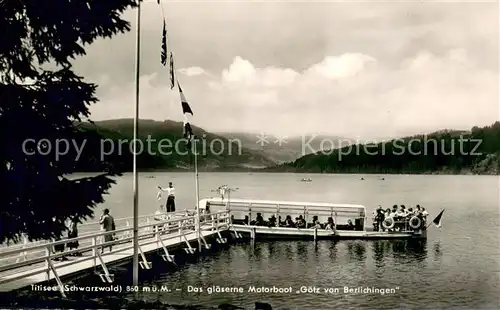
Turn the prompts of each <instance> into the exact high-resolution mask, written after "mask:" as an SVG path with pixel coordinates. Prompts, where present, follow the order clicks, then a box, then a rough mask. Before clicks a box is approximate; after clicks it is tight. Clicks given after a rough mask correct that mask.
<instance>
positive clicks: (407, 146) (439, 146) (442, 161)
mask: <svg viewBox="0 0 500 310" xmlns="http://www.w3.org/2000/svg"><path fill="white" fill-rule="evenodd" d="M273 170H281V171H309V172H325V173H440V172H442V173H476V174H497V173H498V172H499V171H500V122H496V123H494V124H493V125H491V126H486V127H483V128H479V127H474V128H472V129H471V130H470V131H450V130H445V131H439V132H435V133H432V134H429V135H416V136H412V137H406V138H402V139H395V140H391V141H386V142H381V143H378V144H371V145H363V144H357V145H352V146H349V147H344V148H341V149H336V150H330V152H321V153H316V154H311V155H306V156H303V157H301V158H299V159H297V160H296V161H294V162H292V163H287V164H284V165H282V166H280V167H277V169H273Z"/></svg>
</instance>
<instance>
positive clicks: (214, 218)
mask: <svg viewBox="0 0 500 310" xmlns="http://www.w3.org/2000/svg"><path fill="white" fill-rule="evenodd" d="M201 217H202V224H203V225H206V224H210V223H212V225H211V226H208V227H207V226H205V227H202V226H200V229H201V230H212V229H213V228H217V229H218V228H219V227H223V226H225V227H226V228H227V227H228V226H227V225H228V223H229V220H230V216H229V212H228V211H220V212H213V213H209V214H204V215H203V216H201ZM195 218H196V215H194V216H185V217H180V218H174V219H166V220H162V221H155V222H154V223H147V224H145V225H140V226H139V230H140V234H139V241H146V242H140V246H145V245H149V244H153V243H157V242H159V241H161V242H163V241H165V240H169V239H172V238H179V237H182V236H187V235H189V234H192V233H193V232H195V231H196V227H195V221H194V219H195ZM170 224H174V225H170ZM214 224H215V225H214ZM151 227H162V229H161V230H157V229H153V230H149V228H151ZM192 228H194V229H195V230H194V231H193V230H192ZM127 231H133V228H132V227H127V228H122V229H117V230H115V231H107V232H106V231H105V232H98V233H94V234H91V235H86V236H81V237H76V238H71V239H66V240H59V241H55V242H50V243H46V244H43V245H36V246H32V247H30V248H27V249H16V250H11V251H7V252H4V253H1V254H0V257H1V256H7V255H15V254H18V253H22V252H26V251H31V250H39V249H44V250H45V251H46V254H45V255H44V256H43V257H37V258H32V259H27V260H25V261H22V262H17V263H13V264H9V265H6V266H0V272H4V271H7V270H13V269H18V268H22V267H28V266H32V265H35V264H38V263H43V262H46V264H45V266H44V267H40V268H37V270H33V271H31V272H28V273H26V272H23V273H21V274H18V275H15V276H9V277H7V278H5V277H4V278H2V277H0V284H1V283H6V282H12V281H15V280H18V279H20V278H25V277H29V276H33V275H36V274H43V273H47V272H50V271H51V270H52V271H54V274H55V272H56V270H57V269H59V268H62V267H65V266H69V265H72V264H77V263H80V262H83V261H87V260H92V259H94V260H95V259H96V258H97V257H102V256H105V255H110V254H116V253H119V252H123V251H126V250H129V249H131V248H133V247H134V245H133V244H131V245H129V246H124V247H119V248H115V249H114V250H113V251H110V252H107V253H102V254H97V253H98V251H96V250H98V249H102V248H105V247H108V246H117V245H120V244H125V243H128V242H129V241H132V240H133V237H132V236H130V237H126V238H122V239H119V240H112V241H108V242H103V243H97V242H96V240H97V238H98V237H101V236H105V235H109V234H115V233H120V232H127ZM176 231H178V232H179V233H175V232H176ZM155 236H156V238H153V237H155ZM85 239H91V240H92V241H94V242H93V244H92V245H89V246H84V247H79V248H77V249H73V250H70V251H64V252H58V253H52V250H53V247H54V246H56V245H61V244H66V243H69V242H74V241H82V240H85ZM148 239H151V240H149V241H148ZM186 240H187V239H186ZM88 251H92V253H93V254H92V255H91V256H84V257H80V258H78V259H76V260H74V261H69V262H66V263H60V264H52V263H51V262H50V261H51V260H52V259H55V258H60V257H63V256H68V255H70V254H74V253H84V252H88ZM99 255H100V256H99ZM94 264H95V263H94ZM103 268H104V267H103ZM56 278H57V275H56ZM57 280H58V282H59V279H58V278H57Z"/></svg>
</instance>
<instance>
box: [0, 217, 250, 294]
mask: <svg viewBox="0 0 500 310" xmlns="http://www.w3.org/2000/svg"><path fill="white" fill-rule="evenodd" d="M150 217H151V218H152V217H153V216H145V217H143V221H142V222H143V223H141V225H140V226H139V256H140V257H139V259H140V262H139V264H140V267H141V268H142V269H151V268H153V266H152V264H151V262H149V261H148V260H147V254H148V253H151V252H161V253H162V254H161V256H162V258H163V260H164V261H165V262H171V263H173V262H175V257H174V255H172V254H171V253H170V252H169V250H171V249H172V248H179V247H181V248H183V250H184V251H185V253H186V254H188V255H192V254H195V253H196V252H198V251H200V250H201V251H202V250H203V249H210V247H211V244H210V243H209V242H207V240H216V242H218V243H226V242H227V239H226V238H224V235H225V233H227V231H228V230H229V229H230V217H229V214H228V212H227V211H221V212H216V213H211V214H208V215H202V216H201V218H200V234H199V237H198V234H197V231H196V230H195V222H196V217H195V216H192V215H186V214H185V212H177V213H175V214H169V217H170V219H167V220H164V221H154V220H153V221H151V219H150ZM122 220H123V221H120V222H122V223H124V222H127V220H125V219H122ZM129 220H130V219H129ZM144 220H145V221H144ZM144 222H145V223H144ZM93 225H95V223H89V224H87V226H93ZM82 226H83V225H82ZM123 226H125V227H123ZM122 227H123V228H120V226H118V225H117V228H118V229H117V230H115V231H114V234H115V240H114V241H111V242H103V238H104V236H105V235H106V234H109V233H108V232H103V231H100V232H99V231H97V232H95V231H94V232H92V231H89V232H87V233H85V234H84V235H83V236H81V237H78V238H73V239H64V240H60V241H56V242H46V243H43V242H38V243H33V244H22V245H15V246H12V247H10V246H9V247H3V248H1V250H0V292H7V291H12V290H16V289H21V288H24V287H29V286H31V285H35V284H41V283H46V282H47V281H50V280H55V281H56V282H57V285H58V287H59V289H60V291H61V294H62V295H63V296H65V291H64V283H63V280H62V278H70V277H71V276H75V275H77V274H79V273H82V272H88V271H89V270H92V269H94V270H100V271H101V272H100V273H98V275H99V276H100V278H101V280H102V282H103V283H113V281H114V275H113V274H111V273H110V272H109V269H108V267H109V266H111V265H115V264H118V263H120V262H124V261H127V260H131V259H132V255H133V244H132V239H133V237H132V230H133V228H132V227H130V225H128V226H127V225H122ZM235 234H236V237H241V236H240V235H239V234H238V233H235ZM198 238H199V240H198ZM72 241H78V242H79V243H80V247H79V248H78V249H76V250H70V251H64V252H54V246H56V245H61V244H67V243H68V242H72ZM109 246H113V248H112V251H109V248H108V247H109ZM102 249H104V252H103V251H102ZM75 253H80V254H81V256H72V254H75ZM62 257H67V258H68V259H67V260H66V261H60V260H59V261H58V260H56V259H61V258H62Z"/></svg>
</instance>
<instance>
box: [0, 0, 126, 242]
mask: <svg viewBox="0 0 500 310" xmlns="http://www.w3.org/2000/svg"><path fill="white" fill-rule="evenodd" d="M131 7H135V1H134V0H105V1H103V0H51V1H45V0H4V1H2V2H0V138H1V139H2V141H3V146H2V148H1V149H0V161H1V165H0V181H1V182H2V186H3V189H2V191H0V208H1V209H0V242H5V241H8V240H14V241H15V240H16V239H17V238H18V237H19V236H20V235H21V234H23V233H25V234H27V236H28V237H29V238H30V239H43V238H50V237H55V236H59V235H61V233H62V232H63V231H64V230H65V229H66V227H65V223H64V222H65V220H66V219H67V218H68V217H72V216H77V217H78V218H80V219H84V218H87V217H91V216H93V207H95V205H96V204H97V203H100V202H102V201H103V195H104V194H105V193H106V191H107V190H108V189H109V188H110V186H111V185H112V184H113V183H114V182H113V180H112V178H110V176H113V175H117V173H118V172H117V171H116V170H115V169H113V166H112V165H110V164H109V163H107V162H101V161H100V160H98V159H99V157H98V155H99V154H96V153H95V151H96V150H97V148H96V147H97V146H98V143H99V139H100V136H99V135H98V134H96V133H95V132H89V131H82V130H80V129H79V128H77V127H75V125H74V122H75V121H82V120H86V119H88V117H89V106H90V105H91V104H94V103H96V102H97V98H96V97H95V95H94V94H95V91H96V87H97V86H96V85H94V84H91V83H86V82H85V81H84V79H83V78H82V77H80V76H77V75H76V74H75V73H74V72H73V70H72V66H71V60H72V59H74V58H75V57H77V56H81V55H84V54H85V46H86V45H88V44H90V43H92V42H93V41H94V40H96V39H98V38H104V37H112V36H113V35H116V34H118V33H123V32H126V31H129V30H130V25H129V23H128V22H127V21H125V20H123V19H121V18H120V16H121V14H122V13H123V12H124V11H125V10H126V9H128V8H131ZM27 139H34V140H35V141H39V140H40V139H47V140H46V142H47V143H45V144H40V145H38V147H37V146H36V145H31V144H30V145H29V146H28V145H26V144H25V142H26V141H27ZM61 139H64V140H66V141H69V142H70V143H80V144H81V143H82V142H83V141H86V143H88V144H89V145H92V146H93V147H92V150H91V151H87V150H85V151H84V152H83V154H82V156H81V157H80V158H77V156H76V152H75V151H74V150H72V152H69V153H68V154H66V155H65V156H61V157H59V158H57V157H56V152H55V150H54V145H55V143H56V141H58V140H61ZM23 145H24V146H25V148H24V149H23ZM51 146H52V148H51V149H49V147H51ZM40 150H42V151H44V153H46V154H47V155H41V154H40ZM45 151H46V152H45ZM85 170H92V171H103V172H105V173H102V174H100V175H98V176H96V177H86V178H81V179H77V180H74V179H70V178H69V177H68V175H69V174H72V173H74V172H77V171H85Z"/></svg>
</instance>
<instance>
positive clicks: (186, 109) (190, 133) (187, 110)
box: [177, 82, 194, 144]
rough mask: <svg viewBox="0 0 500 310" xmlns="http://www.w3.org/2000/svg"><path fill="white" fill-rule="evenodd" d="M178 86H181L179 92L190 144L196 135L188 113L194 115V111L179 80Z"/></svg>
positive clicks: (185, 131)
mask: <svg viewBox="0 0 500 310" xmlns="http://www.w3.org/2000/svg"><path fill="white" fill-rule="evenodd" d="M177 86H178V87H179V94H180V96H181V104H182V113H183V114H184V138H186V139H188V144H189V143H190V141H191V139H192V138H193V137H194V135H193V130H192V128H191V125H190V124H189V121H188V114H191V115H193V111H192V110H191V107H190V106H189V103H188V102H187V100H186V97H185V96H184V93H183V92H182V88H181V85H180V84H179V82H177Z"/></svg>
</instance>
